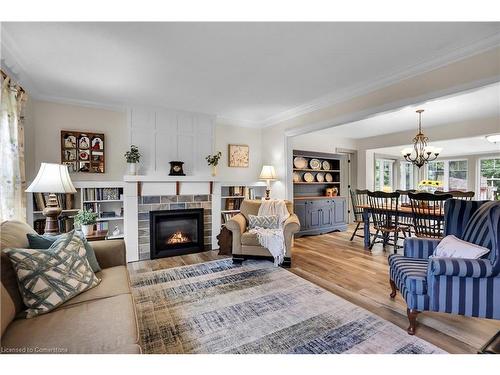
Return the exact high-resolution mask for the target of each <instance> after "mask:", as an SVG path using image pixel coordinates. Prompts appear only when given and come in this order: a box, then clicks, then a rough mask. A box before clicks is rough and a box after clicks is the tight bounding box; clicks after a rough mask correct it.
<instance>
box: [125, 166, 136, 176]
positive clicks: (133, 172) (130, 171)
mask: <svg viewBox="0 0 500 375" xmlns="http://www.w3.org/2000/svg"><path fill="white" fill-rule="evenodd" d="M127 174H129V175H136V174H137V163H127Z"/></svg>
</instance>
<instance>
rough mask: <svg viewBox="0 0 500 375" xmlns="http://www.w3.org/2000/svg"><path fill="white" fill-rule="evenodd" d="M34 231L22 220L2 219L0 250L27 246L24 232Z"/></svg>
mask: <svg viewBox="0 0 500 375" xmlns="http://www.w3.org/2000/svg"><path fill="white" fill-rule="evenodd" d="M28 233H36V232H35V231H34V230H33V229H32V228H31V227H30V226H29V225H28V224H26V223H23V222H22V221H17V220H9V221H4V222H3V223H2V225H1V226H0V250H3V249H7V248H8V247H14V248H16V247H18V248H21V249H24V248H28V247H29V244H28V239H27V238H26V234H28Z"/></svg>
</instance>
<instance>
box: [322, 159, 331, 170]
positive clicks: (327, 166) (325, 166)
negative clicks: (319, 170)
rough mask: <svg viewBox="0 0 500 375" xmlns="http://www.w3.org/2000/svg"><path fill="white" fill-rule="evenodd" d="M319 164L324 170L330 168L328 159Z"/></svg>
mask: <svg viewBox="0 0 500 375" xmlns="http://www.w3.org/2000/svg"><path fill="white" fill-rule="evenodd" d="M321 166H322V167H323V169H324V170H325V171H329V170H330V169H331V167H330V162H329V161H328V160H323V163H321Z"/></svg>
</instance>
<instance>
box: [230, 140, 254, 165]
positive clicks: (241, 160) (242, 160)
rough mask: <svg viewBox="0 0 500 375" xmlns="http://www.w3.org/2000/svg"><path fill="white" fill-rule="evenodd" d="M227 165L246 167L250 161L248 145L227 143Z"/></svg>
mask: <svg viewBox="0 0 500 375" xmlns="http://www.w3.org/2000/svg"><path fill="white" fill-rule="evenodd" d="M228 158H229V166H230V167H236V168H248V165H249V163H250V147H249V146H248V145H229V152H228Z"/></svg>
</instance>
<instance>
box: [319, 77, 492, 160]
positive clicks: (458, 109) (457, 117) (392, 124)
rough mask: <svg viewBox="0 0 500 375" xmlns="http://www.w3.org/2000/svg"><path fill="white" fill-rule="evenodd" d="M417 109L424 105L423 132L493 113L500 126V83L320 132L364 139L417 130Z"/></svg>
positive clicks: (485, 116)
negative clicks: (427, 129)
mask: <svg viewBox="0 0 500 375" xmlns="http://www.w3.org/2000/svg"><path fill="white" fill-rule="evenodd" d="M417 109H424V113H422V127H423V129H424V132H425V129H426V128H430V127H434V126H440V125H446V124H451V123H457V122H464V121H469V120H473V119H481V118H492V117H498V118H499V126H500V83H496V84H492V85H488V86H485V87H481V88H478V89H474V90H470V91H467V92H464V93H460V94H457V95H453V96H449V97H443V98H438V99H434V100H431V101H427V102H424V103H417V104H414V105H411V106H407V107H404V108H400V109H398V110H396V111H391V112H387V113H382V114H378V115H375V116H372V117H369V118H366V119H363V120H360V121H355V122H351V123H347V124H344V125H340V126H335V127H331V128H328V129H325V130H321V131H318V132H317V133H318V135H325V136H326V135H330V136H336V137H342V138H352V139H362V138H368V137H374V136H379V135H384V134H391V133H397V132H402V131H406V130H415V132H416V130H417V124H418V117H417V116H418V115H417V114H416V113H415V111H416V110H417ZM433 145H434V144H433ZM398 153H399V152H398Z"/></svg>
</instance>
